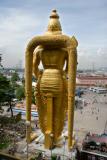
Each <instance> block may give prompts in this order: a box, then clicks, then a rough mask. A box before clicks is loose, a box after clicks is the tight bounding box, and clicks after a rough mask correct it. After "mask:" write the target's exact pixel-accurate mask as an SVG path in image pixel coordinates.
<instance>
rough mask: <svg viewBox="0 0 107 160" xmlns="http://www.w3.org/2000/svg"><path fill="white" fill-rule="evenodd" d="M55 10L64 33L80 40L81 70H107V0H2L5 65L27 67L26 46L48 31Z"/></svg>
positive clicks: (1, 35) (1, 37)
mask: <svg viewBox="0 0 107 160" xmlns="http://www.w3.org/2000/svg"><path fill="white" fill-rule="evenodd" d="M52 9H57V11H58V14H59V16H60V22H61V26H62V29H63V33H64V34H67V35H69V36H73V35H74V36H75V37H76V38H77V40H78V43H79V46H78V62H79V65H78V68H92V66H93V64H94V67H95V68H98V67H107V0H87V1H86V0H43V1H42V0H0V53H2V54H3V56H2V57H3V65H4V66H5V67H13V66H16V65H18V64H19V63H21V61H22V65H23V67H24V56H25V48H26V45H27V43H28V41H29V40H30V39H31V38H32V37H34V36H36V35H41V34H43V33H44V32H45V30H46V28H47V24H48V20H49V15H50V13H51V10H52Z"/></svg>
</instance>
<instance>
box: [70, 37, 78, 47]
mask: <svg viewBox="0 0 107 160" xmlns="http://www.w3.org/2000/svg"><path fill="white" fill-rule="evenodd" d="M71 43H72V45H73V46H74V47H77V46H78V41H77V39H76V38H75V36H72V37H71Z"/></svg>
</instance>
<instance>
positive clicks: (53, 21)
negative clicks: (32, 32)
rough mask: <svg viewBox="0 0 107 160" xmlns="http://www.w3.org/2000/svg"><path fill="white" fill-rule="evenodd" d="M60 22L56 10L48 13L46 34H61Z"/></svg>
mask: <svg viewBox="0 0 107 160" xmlns="http://www.w3.org/2000/svg"><path fill="white" fill-rule="evenodd" d="M61 31H62V29H61V24H60V22H59V16H58V14H57V11H56V10H55V9H54V10H52V13H51V15H50V19H49V24H48V28H47V32H46V34H61V33H62V32H61Z"/></svg>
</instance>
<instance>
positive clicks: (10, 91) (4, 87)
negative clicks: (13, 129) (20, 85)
mask: <svg viewBox="0 0 107 160" xmlns="http://www.w3.org/2000/svg"><path fill="white" fill-rule="evenodd" d="M14 97H15V94H14V88H13V87H12V85H11V84H10V81H9V80H8V79H7V78H6V77H5V76H3V75H2V74H0V106H1V105H2V103H4V102H7V103H8V105H9V107H10V110H11V116H13V111H12V105H13V104H12V100H13V98H14Z"/></svg>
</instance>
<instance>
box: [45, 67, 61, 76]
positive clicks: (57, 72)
mask: <svg viewBox="0 0 107 160" xmlns="http://www.w3.org/2000/svg"><path fill="white" fill-rule="evenodd" d="M61 73H62V70H60V69H52V68H51V69H45V70H44V72H43V74H44V75H45V74H50V75H55V74H56V75H57V74H60V75H61Z"/></svg>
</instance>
